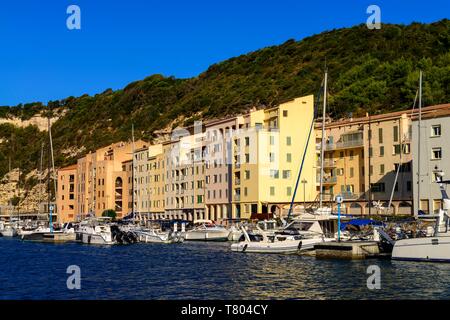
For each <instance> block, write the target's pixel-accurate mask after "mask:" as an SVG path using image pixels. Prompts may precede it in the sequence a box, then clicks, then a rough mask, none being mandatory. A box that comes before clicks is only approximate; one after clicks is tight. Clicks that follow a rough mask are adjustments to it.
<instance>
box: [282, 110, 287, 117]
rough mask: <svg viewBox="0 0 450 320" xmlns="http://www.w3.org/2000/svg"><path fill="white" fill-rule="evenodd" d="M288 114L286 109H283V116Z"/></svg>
mask: <svg viewBox="0 0 450 320" xmlns="http://www.w3.org/2000/svg"><path fill="white" fill-rule="evenodd" d="M287 116H288V111H287V110H283V117H285V118H286V117H287Z"/></svg>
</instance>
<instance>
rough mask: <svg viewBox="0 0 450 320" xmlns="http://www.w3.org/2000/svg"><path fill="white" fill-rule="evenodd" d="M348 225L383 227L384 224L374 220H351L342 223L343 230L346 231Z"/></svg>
mask: <svg viewBox="0 0 450 320" xmlns="http://www.w3.org/2000/svg"><path fill="white" fill-rule="evenodd" d="M347 225H352V226H367V225H370V226H381V225H383V223H382V222H381V221H375V220H372V219H353V220H350V221H348V222H343V223H341V230H345V228H346V227H347Z"/></svg>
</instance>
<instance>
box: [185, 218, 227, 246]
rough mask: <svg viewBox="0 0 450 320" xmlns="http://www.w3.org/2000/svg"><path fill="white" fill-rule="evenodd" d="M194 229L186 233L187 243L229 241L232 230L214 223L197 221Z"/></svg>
mask: <svg viewBox="0 0 450 320" xmlns="http://www.w3.org/2000/svg"><path fill="white" fill-rule="evenodd" d="M194 224H197V226H196V227H194V229H192V230H189V231H186V233H185V235H184V240H186V241H228V236H229V235H230V230H228V229H226V228H225V227H222V226H218V225H215V224H213V223H212V221H209V220H206V221H203V220H201V221H197V222H194Z"/></svg>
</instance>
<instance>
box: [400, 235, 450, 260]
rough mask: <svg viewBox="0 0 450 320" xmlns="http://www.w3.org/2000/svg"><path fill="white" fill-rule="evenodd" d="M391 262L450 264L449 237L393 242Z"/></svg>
mask: <svg viewBox="0 0 450 320" xmlns="http://www.w3.org/2000/svg"><path fill="white" fill-rule="evenodd" d="M392 259H393V260H409V261H430V262H447V263H449V262H450V237H427V238H412V239H403V240H398V241H396V242H395V245H394V248H393V249H392Z"/></svg>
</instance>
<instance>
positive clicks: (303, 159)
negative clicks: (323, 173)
mask: <svg viewBox="0 0 450 320" xmlns="http://www.w3.org/2000/svg"><path fill="white" fill-rule="evenodd" d="M324 81H325V79H324V80H323V81H322V85H323V83H324ZM321 89H322V88H320V89H319V93H318V99H317V101H316V103H315V106H314V110H313V118H312V120H311V127H310V128H309V133H308V138H307V140H306V146H305V151H304V152H303V157H302V161H301V164H300V169H299V172H298V176H297V181H296V183H295V187H294V193H293V195H292V200H291V204H290V206H289V212H288V216H287V220H288V221H289V218H290V216H291V213H292V208H293V206H294V201H295V196H296V194H297V190H298V184H299V182H300V176H301V174H302V171H303V164H304V162H305V157H306V152H307V150H308V145H309V141H310V140H311V132H312V131H313V129H314V122H315V118H316V116H317V109H318V101H319V100H320V92H321Z"/></svg>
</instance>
